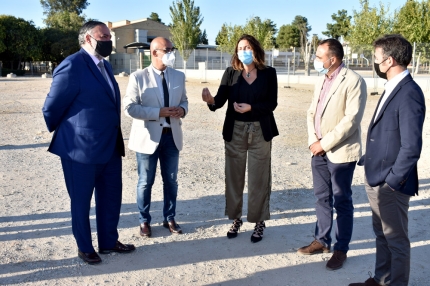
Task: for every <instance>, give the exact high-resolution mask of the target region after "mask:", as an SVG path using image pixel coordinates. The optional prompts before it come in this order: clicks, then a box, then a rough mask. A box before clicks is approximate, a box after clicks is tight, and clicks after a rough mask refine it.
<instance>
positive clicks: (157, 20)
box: [149, 12, 164, 24]
mask: <svg viewBox="0 0 430 286" xmlns="http://www.w3.org/2000/svg"><path fill="white" fill-rule="evenodd" d="M149 19H151V20H152V21H156V22H159V23H161V24H164V23H163V22H162V21H161V19H160V17H159V16H158V14H157V13H155V12H152V13H151V15H149Z"/></svg>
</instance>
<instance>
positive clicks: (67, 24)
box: [44, 11, 86, 35]
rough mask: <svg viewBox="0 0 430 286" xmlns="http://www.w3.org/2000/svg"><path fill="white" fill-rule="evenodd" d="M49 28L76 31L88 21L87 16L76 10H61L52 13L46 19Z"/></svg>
mask: <svg viewBox="0 0 430 286" xmlns="http://www.w3.org/2000/svg"><path fill="white" fill-rule="evenodd" d="M44 22H45V24H46V26H47V27H48V28H55V29H59V30H62V31H76V35H77V34H78V31H79V29H80V28H81V27H82V25H83V24H84V23H85V22H86V19H85V16H80V15H78V14H76V12H69V11H59V12H56V13H53V14H51V15H50V16H49V17H48V18H46V19H45V20H44Z"/></svg>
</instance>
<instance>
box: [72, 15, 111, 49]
mask: <svg viewBox="0 0 430 286" xmlns="http://www.w3.org/2000/svg"><path fill="white" fill-rule="evenodd" d="M100 25H105V26H106V24H105V23H103V22H99V21H88V22H86V23H85V24H84V25H83V26H82V27H81V28H80V29H79V36H78V41H79V45H81V46H82V45H83V44H85V35H86V34H87V33H88V31H91V30H92V29H94V27H97V26H100Z"/></svg>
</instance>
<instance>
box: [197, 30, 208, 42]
mask: <svg viewBox="0 0 430 286" xmlns="http://www.w3.org/2000/svg"><path fill="white" fill-rule="evenodd" d="M199 44H203V45H207V44H209V41H208V36H207V35H206V29H204V30H203V32H202V33H200V36H199Z"/></svg>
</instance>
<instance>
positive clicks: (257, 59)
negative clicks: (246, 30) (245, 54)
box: [231, 34, 266, 70]
mask: <svg viewBox="0 0 430 286" xmlns="http://www.w3.org/2000/svg"><path fill="white" fill-rule="evenodd" d="M242 40H247V41H248V43H249V45H250V46H251V48H252V56H253V58H254V64H255V66H256V67H257V69H259V70H261V69H263V68H265V67H266V65H265V64H264V56H265V53H264V50H263V48H262V47H261V45H260V42H258V41H257V39H256V38H254V37H253V36H251V35H248V34H243V35H242V36H241V37H240V38H239V40H237V43H236V47H235V48H234V54H233V56H232V58H231V65H232V67H233V69H235V70H243V64H242V62H241V61H240V60H239V58H238V56H237V46H238V45H239V42H240V41H242Z"/></svg>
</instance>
